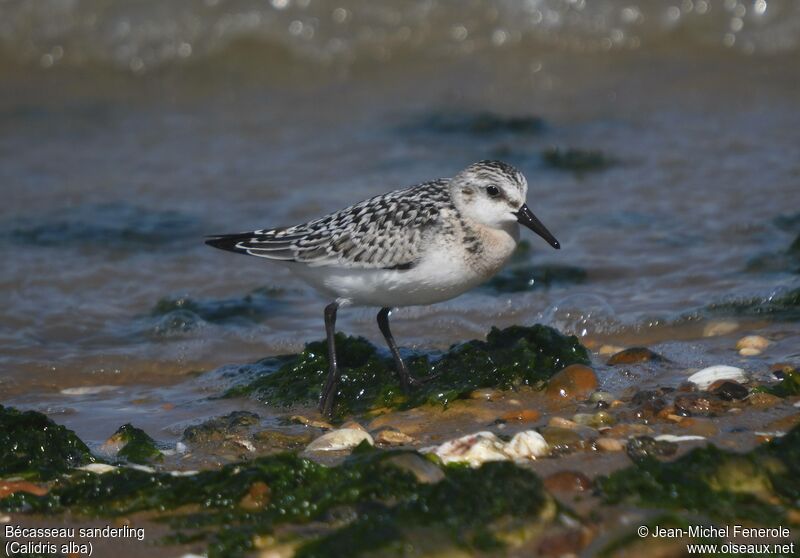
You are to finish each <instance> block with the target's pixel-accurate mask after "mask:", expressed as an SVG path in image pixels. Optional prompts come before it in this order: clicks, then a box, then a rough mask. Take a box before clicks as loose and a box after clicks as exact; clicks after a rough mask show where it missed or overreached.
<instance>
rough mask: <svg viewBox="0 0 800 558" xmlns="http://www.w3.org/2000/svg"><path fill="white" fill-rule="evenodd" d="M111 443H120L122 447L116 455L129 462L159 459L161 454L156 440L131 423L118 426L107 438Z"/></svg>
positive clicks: (145, 461) (161, 457) (148, 461)
mask: <svg viewBox="0 0 800 558" xmlns="http://www.w3.org/2000/svg"><path fill="white" fill-rule="evenodd" d="M109 442H110V443H111V444H120V445H121V446H122V447H121V448H120V450H119V452H117V456H119V457H122V458H123V459H125V460H127V461H130V462H131V463H139V464H145V463H150V462H152V461H161V460H162V459H163V455H162V454H161V451H160V450H159V449H158V448H157V447H156V442H155V440H153V439H152V438H151V437H150V436H149V435H148V434H147V433H146V432H145V431H144V430H142V429H140V428H136V427H135V426H133V425H131V424H123V425H122V426H120V427H119V428H118V429H117V431H116V432H114V434H112V435H111V438H110V439H109Z"/></svg>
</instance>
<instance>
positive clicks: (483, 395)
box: [469, 388, 503, 401]
mask: <svg viewBox="0 0 800 558" xmlns="http://www.w3.org/2000/svg"><path fill="white" fill-rule="evenodd" d="M469 398H470V399H480V400H482V401H497V400H498V399H502V398H503V392H502V391H500V390H496V389H491V388H482V389H476V390H473V391H471V392H470V394H469Z"/></svg>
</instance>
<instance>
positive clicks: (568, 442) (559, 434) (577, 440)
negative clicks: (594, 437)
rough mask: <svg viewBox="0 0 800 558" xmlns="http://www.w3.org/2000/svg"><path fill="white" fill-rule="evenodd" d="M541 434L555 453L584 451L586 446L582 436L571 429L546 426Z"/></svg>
mask: <svg viewBox="0 0 800 558" xmlns="http://www.w3.org/2000/svg"><path fill="white" fill-rule="evenodd" d="M541 434H542V436H543V437H544V439H545V440H546V441H547V445H549V446H550V448H552V451H553V452H554V453H568V452H571V451H575V450H581V449H584V448H585V446H586V442H585V441H584V439H583V438H582V437H581V435H580V434H579V433H578V432H577V431H575V430H572V429H569V428H558V427H557V426H545V427H544V428H542V431H541Z"/></svg>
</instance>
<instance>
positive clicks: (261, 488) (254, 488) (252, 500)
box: [239, 481, 270, 511]
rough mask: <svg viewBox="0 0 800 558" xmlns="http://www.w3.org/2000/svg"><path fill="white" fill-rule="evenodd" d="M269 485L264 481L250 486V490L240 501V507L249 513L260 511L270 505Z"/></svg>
mask: <svg viewBox="0 0 800 558" xmlns="http://www.w3.org/2000/svg"><path fill="white" fill-rule="evenodd" d="M269 494H270V489H269V485H268V484H267V483H265V482H263V481H256V482H254V483H253V484H251V485H250V490H248V491H247V494H245V495H244V496H242V499H241V500H239V507H240V508H242V509H245V510H247V511H258V510H262V509H264V508H265V507H266V506H267V504H269Z"/></svg>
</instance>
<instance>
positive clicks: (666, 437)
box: [655, 434, 706, 442]
mask: <svg viewBox="0 0 800 558" xmlns="http://www.w3.org/2000/svg"><path fill="white" fill-rule="evenodd" d="M705 439H706V438H705V436H675V435H674V434H661V435H660V436H656V437H655V440H656V441H659V442H691V441H694V440H705Z"/></svg>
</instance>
